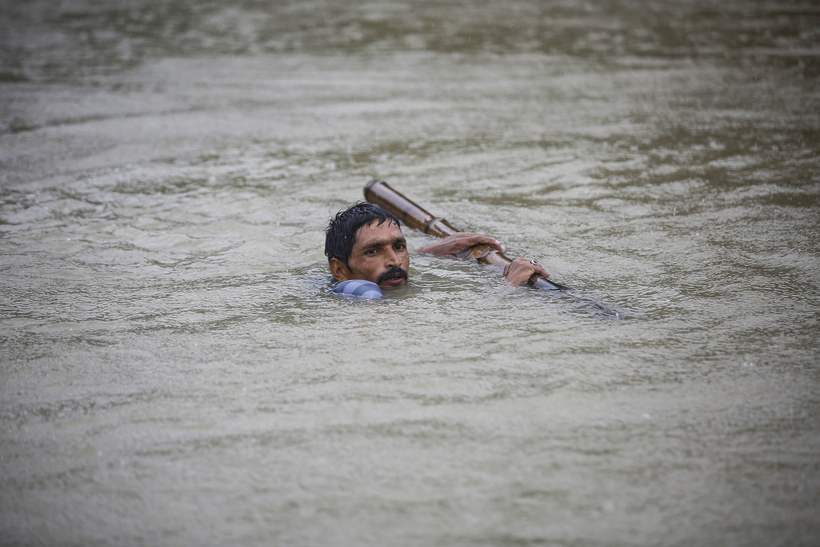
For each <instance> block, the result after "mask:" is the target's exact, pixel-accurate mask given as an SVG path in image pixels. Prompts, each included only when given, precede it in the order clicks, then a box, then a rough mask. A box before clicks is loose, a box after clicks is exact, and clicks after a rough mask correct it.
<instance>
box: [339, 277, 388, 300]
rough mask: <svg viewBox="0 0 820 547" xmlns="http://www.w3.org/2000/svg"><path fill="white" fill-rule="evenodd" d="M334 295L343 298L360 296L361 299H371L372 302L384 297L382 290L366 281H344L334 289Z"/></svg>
mask: <svg viewBox="0 0 820 547" xmlns="http://www.w3.org/2000/svg"><path fill="white" fill-rule="evenodd" d="M332 292H333V294H341V295H343V296H358V297H359V298H369V299H371V300H373V299H376V298H381V297H382V290H381V289H380V288H379V286H378V285H376V284H375V283H373V282H372V281H365V280H364V279H350V280H348V281H342V282H341V283H339V284H338V285H336V286H335V287H333V291H332Z"/></svg>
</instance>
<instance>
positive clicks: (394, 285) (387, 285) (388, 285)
mask: <svg viewBox="0 0 820 547" xmlns="http://www.w3.org/2000/svg"><path fill="white" fill-rule="evenodd" d="M405 285H407V280H406V279H396V280H395V281H393V280H389V281H382V284H381V285H379V287H380V288H382V289H386V290H388V291H389V290H390V289H398V288H399V287H404V286H405Z"/></svg>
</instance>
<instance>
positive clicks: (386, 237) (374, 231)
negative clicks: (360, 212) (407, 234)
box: [354, 220, 404, 247]
mask: <svg viewBox="0 0 820 547" xmlns="http://www.w3.org/2000/svg"><path fill="white" fill-rule="evenodd" d="M397 238H401V239H404V235H403V234H402V233H401V228H399V226H398V225H397V224H396V223H395V222H393V221H392V220H386V221H384V222H382V223H381V224H379V221H378V220H374V221H373V222H371V223H370V224H365V225H364V226H362V227H361V228H359V229H358V230H357V231H356V244H355V245H354V246H356V247H358V246H361V245H368V244H370V243H373V242H384V243H387V242H392V241H394V240H396V239H397Z"/></svg>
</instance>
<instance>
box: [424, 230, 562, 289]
mask: <svg viewBox="0 0 820 547" xmlns="http://www.w3.org/2000/svg"><path fill="white" fill-rule="evenodd" d="M476 245H487V246H488V247H490V248H492V249H496V250H498V251H504V246H503V245H502V244H501V243H500V242H499V241H497V240H495V239H493V238H491V237H487V236H483V235H481V234H476V233H474V232H459V233H457V234H454V235H451V236H449V237H445V238H444V239H439V240H438V241H433V242H432V243H428V244H427V245H425V246H424V247H422V248H421V249H419V250H418V251H417V252H419V253H423V254H433V255H437V256H444V257H448V258H458V253H460V252H461V251H464V250H466V249H469V248H470V247H475V246H476ZM533 275H540V276H542V277H544V278H548V277H549V275H547V272H546V270H544V268H543V267H542V266H541V265H540V264H537V263H534V262H532V261H530V260H527V259H526V258H516V259H515V260H513V261H512V262H511V263H510V264H509V265H507V266H506V267H505V268H504V278H505V279H506V280H507V283H509V284H511V285H526V284H527V282H528V281H529V280H530V278H532V276H533Z"/></svg>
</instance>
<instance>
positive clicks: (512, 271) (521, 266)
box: [504, 258, 549, 285]
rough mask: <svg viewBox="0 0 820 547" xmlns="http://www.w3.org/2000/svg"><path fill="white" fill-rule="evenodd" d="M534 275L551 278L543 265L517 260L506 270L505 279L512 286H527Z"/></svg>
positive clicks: (524, 259) (521, 259)
mask: <svg viewBox="0 0 820 547" xmlns="http://www.w3.org/2000/svg"><path fill="white" fill-rule="evenodd" d="M534 275H537V276H540V277H543V278H545V279H546V278H548V277H549V275H547V271H546V270H545V269H544V268H543V267H542V266H541V264H539V263H537V262H534V261H532V260H527V259H526V258H516V259H515V260H513V261H512V262H510V263H509V264H508V265H507V266H506V267H505V268H504V278H505V279H506V280H507V283H509V284H510V285H526V284H527V283H528V282H529V280H530V279H532V277H533V276H534Z"/></svg>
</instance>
